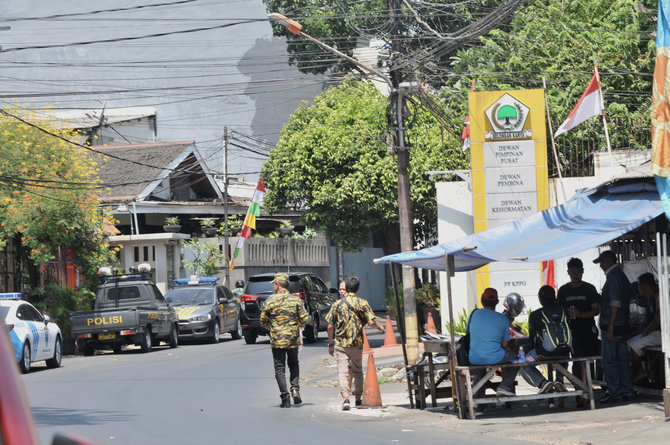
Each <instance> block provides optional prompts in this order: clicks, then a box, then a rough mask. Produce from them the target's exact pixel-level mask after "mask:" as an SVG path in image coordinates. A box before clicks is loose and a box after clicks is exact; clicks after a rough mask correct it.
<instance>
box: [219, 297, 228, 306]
mask: <svg viewBox="0 0 670 445" xmlns="http://www.w3.org/2000/svg"><path fill="white" fill-rule="evenodd" d="M227 301H228V300H227V299H225V298H223V297H221V298H219V303H221V304H223V303H225V302H227Z"/></svg>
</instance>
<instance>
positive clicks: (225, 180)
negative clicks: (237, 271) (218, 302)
mask: <svg viewBox="0 0 670 445" xmlns="http://www.w3.org/2000/svg"><path fill="white" fill-rule="evenodd" d="M223 232H224V233H223V254H224V255H225V256H226V260H225V262H224V263H223V264H224V266H225V269H226V271H225V272H224V273H225V283H224V284H225V285H226V286H228V287H230V246H228V243H229V240H228V127H223Z"/></svg>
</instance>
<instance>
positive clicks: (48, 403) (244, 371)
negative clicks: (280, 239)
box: [22, 335, 528, 445]
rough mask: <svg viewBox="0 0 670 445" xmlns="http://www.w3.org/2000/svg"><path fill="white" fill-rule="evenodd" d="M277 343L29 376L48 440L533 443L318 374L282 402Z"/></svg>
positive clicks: (201, 348) (195, 348)
mask: <svg viewBox="0 0 670 445" xmlns="http://www.w3.org/2000/svg"><path fill="white" fill-rule="evenodd" d="M269 348H270V347H269V342H268V340H267V337H261V338H260V339H259V341H258V343H257V344H255V345H246V344H244V341H241V340H240V341H235V340H230V338H229V336H228V335H226V336H225V337H224V339H223V341H222V342H221V343H219V344H182V345H180V346H179V347H178V348H176V349H169V348H168V347H167V346H160V347H157V348H156V349H155V350H154V351H152V352H150V353H147V354H143V353H141V352H140V351H139V349H137V350H129V351H124V352H122V353H120V354H111V353H110V354H103V355H96V356H93V357H81V356H77V357H66V358H65V359H64V360H63V365H62V367H61V368H58V369H47V368H46V367H44V366H41V365H40V364H38V365H37V366H36V367H35V368H34V371H33V372H32V373H31V374H27V375H24V376H23V377H22V378H23V382H24V385H25V388H26V392H27V394H28V398H29V402H30V405H31V407H32V410H33V414H34V416H35V421H36V424H37V428H38V432H39V435H40V440H41V441H42V443H43V444H49V443H51V439H52V437H53V435H54V434H55V433H56V432H69V433H75V434H79V435H82V436H85V437H87V438H89V439H91V440H95V441H97V442H99V443H100V444H140V443H141V444H178V443H187V444H192V443H207V442H210V443H211V442H216V443H259V444H266V443H268V444H269V443H272V444H312V445H313V444H315V443H318V444H343V443H366V444H367V443H374V444H382V443H401V444H402V443H406V444H407V443H412V444H417V443H435V442H436V441H439V442H441V443H444V442H445V440H446V442H447V443H476V444H493V443H495V444H511V443H528V442H519V441H516V440H504V439H500V438H496V437H494V436H488V437H482V436H480V435H471V434H468V433H466V432H463V433H460V432H454V431H453V430H448V429H445V428H441V427H439V426H438V427H431V426H426V425H421V424H420V423H413V422H412V421H411V415H412V414H413V412H412V411H410V410H406V411H407V413H406V414H407V417H406V418H405V416H404V415H400V416H397V415H396V416H392V417H389V418H384V417H382V416H379V415H376V414H374V413H378V412H379V410H365V411H369V412H370V415H369V414H367V413H365V412H363V411H362V410H352V411H350V412H348V413H345V412H341V411H339V403H338V396H337V389H336V388H334V387H332V386H331V387H327V386H323V385H318V384H315V383H310V381H309V380H307V381H303V382H302V395H303V400H304V403H303V404H302V405H301V406H298V407H295V406H294V407H292V408H291V409H280V408H279V402H280V399H279V395H278V390H277V385H276V382H275V379H274V374H273V371H272V359H271V354H270V351H269ZM327 357H328V356H327V347H326V343H325V342H324V341H320V342H319V343H317V344H315V345H307V346H305V347H304V348H303V350H302V352H301V355H300V360H301V373H302V375H301V377H303V378H306V379H309V378H310V377H309V376H310V374H311V372H312V371H314V370H316V371H319V370H321V369H320V368H322V367H323V364H322V362H323V360H324V359H325V358H327ZM331 372H335V370H334V369H333V370H332V371H331ZM383 393H384V385H382V397H383ZM397 409H398V410H404V408H397ZM417 414H418V412H417ZM447 438H448V439H447Z"/></svg>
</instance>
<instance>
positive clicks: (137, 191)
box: [91, 141, 246, 291]
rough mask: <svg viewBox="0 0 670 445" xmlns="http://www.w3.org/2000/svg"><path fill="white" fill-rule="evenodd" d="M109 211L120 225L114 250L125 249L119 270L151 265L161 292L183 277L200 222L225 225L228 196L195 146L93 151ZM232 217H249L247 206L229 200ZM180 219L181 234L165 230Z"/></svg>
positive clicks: (113, 147)
mask: <svg viewBox="0 0 670 445" xmlns="http://www.w3.org/2000/svg"><path fill="white" fill-rule="evenodd" d="M91 156H94V157H95V158H96V162H97V163H98V167H99V171H98V177H99V178H100V179H101V180H102V182H103V184H104V189H103V191H102V192H101V201H102V205H103V206H104V208H105V211H106V212H107V213H109V214H111V215H112V216H114V218H115V219H116V220H117V222H116V224H115V227H116V229H117V230H118V233H117V234H115V235H112V236H110V243H111V244H112V245H118V246H122V248H121V250H120V253H119V262H120V266H121V267H123V268H128V267H129V266H133V265H137V264H138V263H149V264H150V265H151V266H152V269H153V270H154V271H155V276H154V279H155V281H156V283H157V285H158V286H159V288H161V290H162V291H166V290H167V286H168V283H170V282H171V281H172V280H173V279H174V278H179V277H183V276H185V271H184V270H183V267H182V259H183V258H182V255H183V254H182V252H183V243H184V241H185V240H188V239H191V238H192V236H194V235H200V233H199V232H200V224H199V223H200V220H201V219H202V218H215V219H217V220H223V217H224V212H225V208H224V202H223V200H224V195H223V192H222V190H221V189H220V187H219V185H218V184H217V182H216V181H215V180H214V175H213V173H214V172H210V171H208V169H207V167H206V165H205V163H204V161H203V159H202V156H201V155H200V153H199V152H198V150H197V147H196V145H195V143H194V142H193V141H177V142H156V143H149V144H129V145H106V146H100V147H93V149H92V151H91ZM228 212H229V214H234V213H244V212H246V202H244V200H241V199H229V201H228ZM167 217H177V218H179V221H180V225H181V229H180V232H179V233H172V232H166V231H165V230H164V229H163V226H164V225H165V219H166V218H167Z"/></svg>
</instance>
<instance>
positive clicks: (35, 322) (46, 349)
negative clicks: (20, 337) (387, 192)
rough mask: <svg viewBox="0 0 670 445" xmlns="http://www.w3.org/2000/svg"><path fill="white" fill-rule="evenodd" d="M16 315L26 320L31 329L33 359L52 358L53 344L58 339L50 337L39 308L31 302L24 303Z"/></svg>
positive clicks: (31, 353) (29, 335) (29, 336)
mask: <svg viewBox="0 0 670 445" xmlns="http://www.w3.org/2000/svg"><path fill="white" fill-rule="evenodd" d="M16 316H17V318H19V319H20V320H23V321H25V322H26V325H27V328H28V330H29V334H28V338H29V339H30V340H31V341H30V348H31V350H30V355H31V357H32V361H34V362H35V361H39V360H43V359H45V358H50V357H51V355H52V349H53V348H52V346H53V343H54V342H55V341H56V339H53V338H50V337H49V331H48V330H47V327H46V325H45V324H44V317H42V314H40V313H39V312H38V311H37V309H35V308H34V307H32V306H31V305H29V304H22V305H20V306H19V307H18V309H17V310H16Z"/></svg>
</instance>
